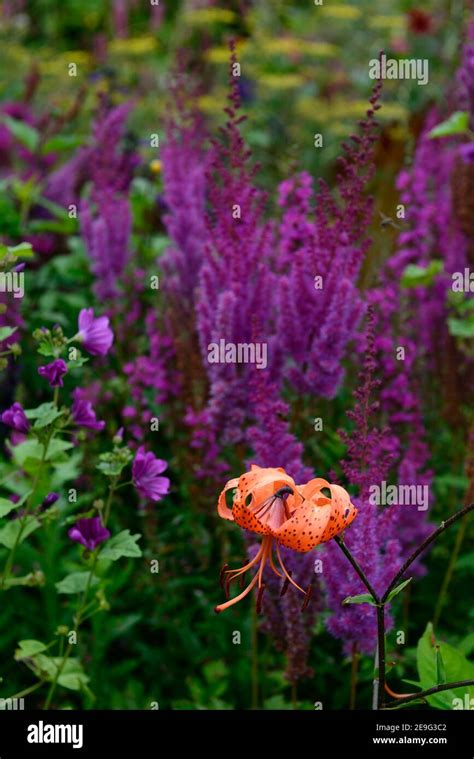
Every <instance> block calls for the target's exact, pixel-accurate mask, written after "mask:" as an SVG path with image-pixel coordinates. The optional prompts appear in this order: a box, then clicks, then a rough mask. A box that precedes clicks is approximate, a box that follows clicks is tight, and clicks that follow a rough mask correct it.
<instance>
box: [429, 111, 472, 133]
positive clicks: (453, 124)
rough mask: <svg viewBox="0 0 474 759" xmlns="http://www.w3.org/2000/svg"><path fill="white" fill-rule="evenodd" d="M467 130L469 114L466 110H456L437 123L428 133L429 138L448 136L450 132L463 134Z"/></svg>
mask: <svg viewBox="0 0 474 759" xmlns="http://www.w3.org/2000/svg"><path fill="white" fill-rule="evenodd" d="M468 130H469V114H468V113H467V111H456V112H455V113H452V114H451V116H450V117H449V118H448V119H446V120H445V121H442V122H441V124H437V125H436V126H435V127H433V129H432V130H431V131H430V132H429V133H428V137H429V138H430V139H436V138H437V137H449V136H450V135H452V134H465V133H467V132H468Z"/></svg>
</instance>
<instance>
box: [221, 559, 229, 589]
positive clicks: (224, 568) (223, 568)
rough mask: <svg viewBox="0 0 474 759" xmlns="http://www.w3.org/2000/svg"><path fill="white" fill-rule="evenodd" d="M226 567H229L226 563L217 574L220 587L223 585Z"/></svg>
mask: <svg viewBox="0 0 474 759" xmlns="http://www.w3.org/2000/svg"><path fill="white" fill-rule="evenodd" d="M228 568H229V565H228V564H224V566H223V567H222V569H221V573H220V575H219V584H220V586H221V588H223V587H224V583H225V573H226V572H227V570H228Z"/></svg>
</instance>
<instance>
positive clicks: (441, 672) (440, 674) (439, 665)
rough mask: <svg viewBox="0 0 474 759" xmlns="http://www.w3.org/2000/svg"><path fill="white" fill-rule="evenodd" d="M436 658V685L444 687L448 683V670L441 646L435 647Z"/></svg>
mask: <svg viewBox="0 0 474 759" xmlns="http://www.w3.org/2000/svg"><path fill="white" fill-rule="evenodd" d="M435 657H436V685H444V683H445V682H446V669H445V666H444V661H443V656H442V654H441V650H440V647H439V646H435Z"/></svg>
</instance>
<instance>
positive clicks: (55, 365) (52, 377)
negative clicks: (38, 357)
mask: <svg viewBox="0 0 474 759" xmlns="http://www.w3.org/2000/svg"><path fill="white" fill-rule="evenodd" d="M38 374H39V375H40V376H41V377H44V378H45V379H46V380H47V381H48V382H49V384H50V385H51V387H63V385H64V383H63V377H64V375H65V374H67V365H66V362H65V361H63V359H62V358H57V359H55V360H54V361H52V362H51V363H50V364H46V365H45V366H40V368H39V369H38Z"/></svg>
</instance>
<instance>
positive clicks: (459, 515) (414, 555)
mask: <svg viewBox="0 0 474 759" xmlns="http://www.w3.org/2000/svg"><path fill="white" fill-rule="evenodd" d="M473 509H474V502H473V503H470V504H469V505H468V506H464V508H463V509H460V510H459V511H457V512H456V513H455V514H453V515H452V516H451V517H449V519H447V520H446V521H445V522H441V524H440V526H439V527H438V528H437V529H436V530H434V531H433V532H432V533H431V535H428V537H427V538H426V539H425V540H424V541H423V543H421V545H420V546H418V548H417V549H416V550H415V551H413V553H412V555H411V556H410V557H409V558H408V559H407V560H406V561H405V563H404V564H403V566H402V567H400V569H399V570H398V572H397V574H396V575H395V577H394V578H393V580H392V582H391V583H390V585H389V586H388V588H387V590H386V591H385V593H384V594H383V596H382V599H381V600H382V603H386V602H387V599H388V596H389V595H390V593H391V591H392V590H393V589H394V588H395V587H396V586H397V585H398V583H399V581H400V580H401V578H402V577H403V575H404V574H405V572H406V571H407V569H408V567H409V566H410V565H411V564H413V562H414V561H415V560H416V559H417V558H418V556H419V555H420V554H421V553H423V551H425V550H426V549H427V548H428V546H429V545H431V543H433V541H434V540H436V538H437V537H438V536H439V535H441V534H442V533H443V532H444V531H445V530H447V529H448V527H450V526H451V525H452V524H454V523H455V522H457V521H458V519H462V518H463V517H464V516H466V514H469V512H470V511H472V510H473Z"/></svg>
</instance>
